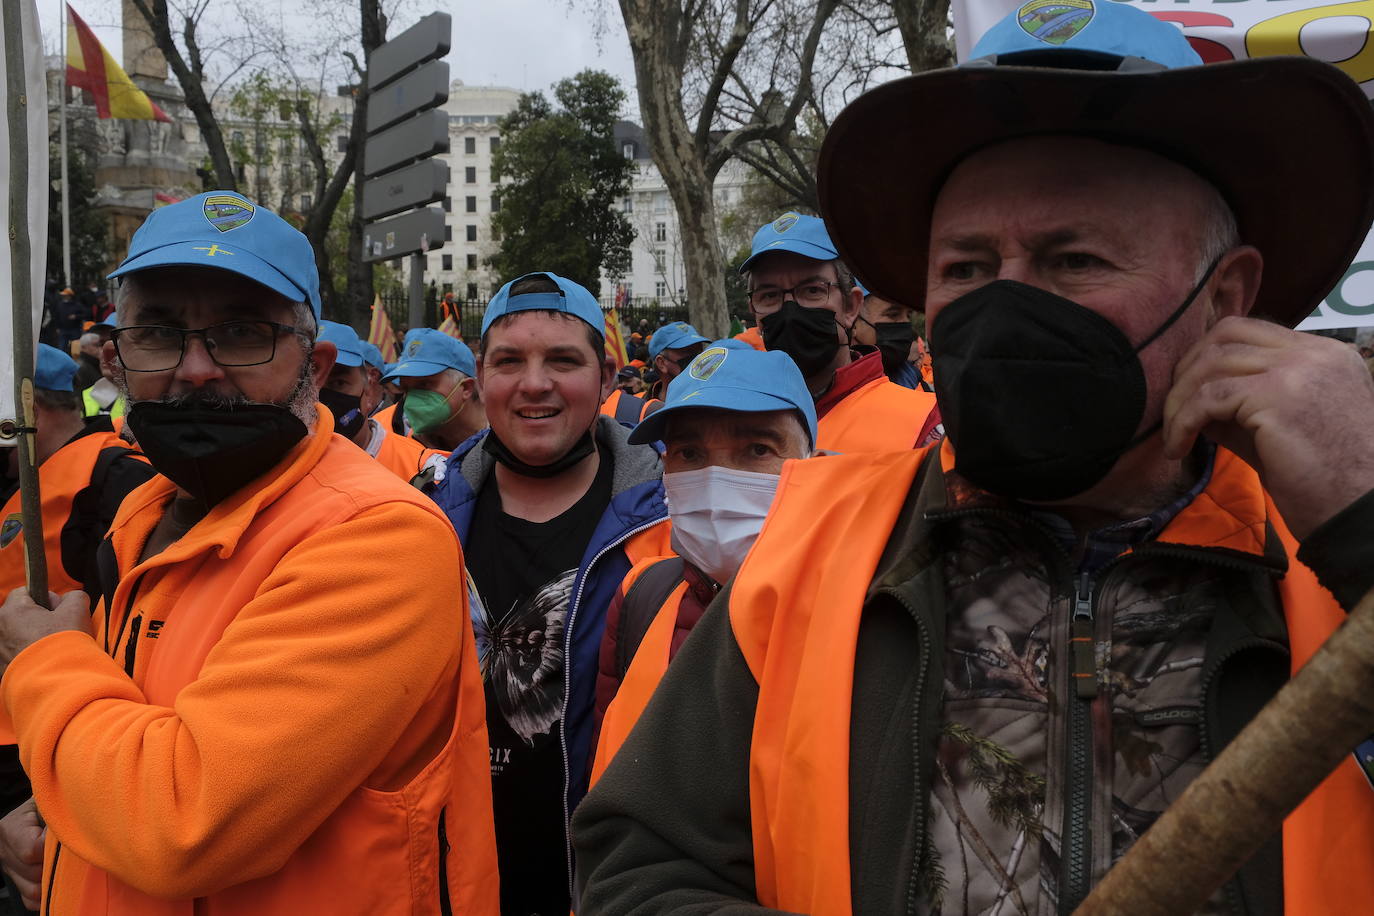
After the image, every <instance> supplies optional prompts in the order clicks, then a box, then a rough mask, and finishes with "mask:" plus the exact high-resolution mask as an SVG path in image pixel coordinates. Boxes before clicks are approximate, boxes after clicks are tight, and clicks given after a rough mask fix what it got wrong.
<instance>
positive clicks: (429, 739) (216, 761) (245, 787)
mask: <svg viewBox="0 0 1374 916" xmlns="http://www.w3.org/2000/svg"><path fill="white" fill-rule="evenodd" d="M112 276H114V277H118V278H120V279H121V281H122V283H121V287H120V291H119V296H120V303H119V314H120V319H121V324H120V327H119V328H118V329H117V330H116V332H115V336H114V340H113V341H112V342H111V343H110V344H107V345H106V349H105V354H104V355H105V359H106V360H107V362H110V363H111V364H112V366H113V369H114V371H115V374H116V377H117V378H118V380H119V383H120V385H121V387H122V388H123V389H124V391H125V393H126V394H127V396H128V399H129V404H130V408H129V414H128V430H129V431H130V432H131V433H132V434H133V435H134V436H135V437H136V438H137V440H138V444H139V447H140V448H141V449H142V450H143V452H144V454H145V455H147V457H148V460H149V462H150V463H151V464H152V466H153V468H154V469H155V470H156V471H157V472H158V475H159V476H157V477H155V478H153V479H152V480H151V481H149V482H148V483H147V484H145V485H143V486H142V487H140V488H138V489H137V490H135V491H134V492H133V493H131V494H130V495H129V496H128V497H127V498H126V499H125V501H124V504H123V505H122V506H121V507H120V511H119V515H118V516H117V517H116V519H115V522H114V525H113V526H112V528H111V531H110V535H109V538H108V539H107V540H106V541H105V542H104V544H103V546H102V548H101V551H100V554H99V558H98V559H99V567H100V592H101V601H100V604H99V605H98V606H97V608H96V611H95V614H94V615H92V614H91V612H90V608H89V604H88V602H87V600H86V597H85V594H84V593H82V592H73V593H70V594H68V595H66V596H64V597H63V598H62V599H61V600H60V602H59V603H58V604H57V605H56V607H54V609H53V610H51V611H48V610H45V609H43V608H41V607H39V606H38V605H36V604H34V603H33V602H32V601H30V600H29V599H28V597H27V596H26V594H25V593H24V592H23V591H22V590H16V591H15V592H13V593H11V594H10V596H9V598H8V600H7V601H6V602H5V604H4V606H3V608H0V665H3V666H5V667H6V670H5V671H4V675H3V681H2V682H0V701H2V708H3V711H4V717H3V718H4V725H5V726H6V727H9V726H12V727H13V729H14V732H15V734H16V735H17V737H18V744H19V749H20V756H21V759H22V761H23V763H24V766H25V769H26V770H27V771H28V773H29V776H30V778H31V780H32V782H33V790H34V796H35V799H34V800H35V801H36V809H37V811H38V812H41V815H42V818H44V819H45V820H46V842H45V853H44V856H43V863H44V864H43V871H42V879H41V880H42V886H43V891H42V897H43V909H44V911H45V912H47V913H52V914H67V913H74V914H86V913H102V914H111V916H124V914H128V916H190V914H192V913H197V912H203V911H209V912H215V913H223V914H244V916H248V914H252V916H294V914H299V913H303V912H321V911H327V912H330V913H340V914H359V916H362V914H369V916H371V914H379V913H387V914H398V916H399V914H409V913H414V912H434V911H435V910H436V909H437V908H438V907H440V906H442V905H445V904H446V905H448V906H451V907H453V908H454V910H455V911H458V912H470V911H475V912H483V913H493V912H495V909H496V886H495V885H496V876H495V855H494V843H493V835H492V827H491V809H490V801H489V796H488V794H487V789H488V782H487V774H486V758H485V756H484V755H485V747H484V745H485V743H486V742H485V734H484V731H485V729H484V722H483V717H482V712H481V703H482V697H481V693H480V681H479V678H478V674H477V671H476V657H475V653H474V651H473V648H472V641H471V638H470V635H469V634H470V630H469V629H468V626H467V620H466V616H467V613H468V608H467V603H466V598H465V595H466V592H465V591H464V589H463V580H462V575H461V569H462V553H461V551H460V549H459V546H458V543H457V540H456V539H455V538H454V537H453V531H452V529H451V527H450V526H449V525H448V523H447V521H446V519H445V518H444V517H443V515H442V514H441V513H440V512H439V511H438V510H437V508H436V507H435V506H434V505H433V504H432V503H431V502H430V501H429V500H428V499H426V498H425V497H423V496H422V495H420V494H419V493H417V492H416V491H415V490H414V489H413V488H411V487H408V486H406V485H405V484H404V483H402V482H401V481H399V480H397V479H396V478H395V477H394V476H393V475H392V474H390V473H388V472H387V471H386V470H385V469H383V468H382V467H380V466H379V465H378V464H377V463H376V462H375V461H373V460H372V459H370V458H368V457H367V456H366V455H365V454H364V453H363V452H361V451H360V450H359V449H358V448H357V447H356V446H355V445H353V444H352V443H350V442H347V441H345V440H344V439H342V438H341V437H335V436H333V435H332V434H331V433H332V430H333V423H332V419H331V417H330V416H329V414H328V413H327V412H323V411H320V410H319V409H318V406H317V402H316V392H317V390H318V386H319V385H320V384H321V383H322V382H323V381H324V380H325V379H326V378H327V376H328V373H329V371H330V369H331V367H332V364H333V362H334V356H335V349H334V346H333V345H332V344H330V343H327V342H316V339H315V337H316V323H317V321H318V318H319V309H320V300H319V291H318V290H319V281H318V276H317V274H316V272H315V261H314V256H313V254H312V253H311V250H310V244H309V242H308V241H307V240H306V239H305V237H304V236H303V235H301V234H300V233H299V232H298V231H297V230H295V229H294V228H292V227H291V226H290V225H289V224H287V223H286V222H285V221H284V220H282V219H281V218H280V217H278V216H277V215H276V214H274V213H271V212H269V211H267V210H263V209H261V208H259V207H257V206H256V205H255V204H253V203H252V202H251V201H249V200H247V199H246V198H243V197H242V196H240V195H238V194H235V193H231V192H210V193H207V194H201V195H198V196H196V197H193V198H190V199H188V200H186V201H183V202H180V203H177V204H174V205H172V206H169V207H165V208H163V209H160V210H157V211H155V212H154V213H153V214H152V215H151V216H149V218H148V219H147V221H146V222H145V223H144V224H143V226H142V227H141V228H140V229H139V230H138V232H137V233H136V234H135V235H134V238H133V240H132V242H131V245H130V251H129V255H128V257H127V258H125V259H124V261H123V263H121V264H120V266H119V268H118V269H117V270H116V271H115V272H114V274H112ZM417 556H424V557H426V558H427V559H429V560H430V561H432V564H433V565H432V566H431V567H430V568H427V569H426V570H425V575H423V576H419V577H415V578H414V580H413V581H411V582H410V583H408V584H407V586H406V588H405V591H404V594H403V595H398V593H397V591H396V588H395V585H394V581H395V571H396V570H397V569H398V568H404V567H406V566H408V565H410V564H413V562H414V558H415V557H417ZM0 833H2V834H3V842H0V851H2V852H3V854H4V856H5V862H4V864H5V867H6V870H8V871H12V872H14V871H20V872H23V871H26V870H27V864H26V863H28V862H29V861H31V859H32V855H31V851H32V845H33V843H34V842H35V841H39V842H42V840H43V830H42V828H41V824H40V822H39V821H38V820H37V816H36V814H35V812H34V810H33V809H32V808H31V807H30V808H28V809H24V808H21V809H19V810H18V811H17V812H15V813H14V814H11V815H10V816H9V817H6V818H5V820H4V822H3V823H0ZM450 847H451V849H450ZM16 851H18V852H17V854H16Z"/></svg>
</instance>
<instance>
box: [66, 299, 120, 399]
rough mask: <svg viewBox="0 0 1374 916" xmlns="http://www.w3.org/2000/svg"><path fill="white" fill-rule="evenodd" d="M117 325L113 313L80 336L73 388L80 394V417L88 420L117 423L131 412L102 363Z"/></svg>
mask: <svg viewBox="0 0 1374 916" xmlns="http://www.w3.org/2000/svg"><path fill="white" fill-rule="evenodd" d="M118 323H119V316H118V315H116V314H115V313H114V312H111V313H110V314H109V315H108V316H106V317H105V318H102V319H101V320H100V321H97V322H96V323H95V324H93V325H91V329H90V330H89V331H87V332H86V333H84V334H82V335H81V354H80V357H79V359H80V360H81V368H79V369H78V370H77V373H76V379H75V380H74V381H73V383H72V388H73V390H75V391H77V392H78V393H79V394H80V396H81V413H82V415H83V416H85V417H86V418H87V419H88V420H89V419H91V418H92V417H101V416H105V417H110V418H111V419H112V420H117V419H120V418H122V417H123V416H124V414H125V413H126V412H127V411H128V402H127V400H126V399H125V398H124V396H123V395H122V394H120V392H119V386H117V385H116V384H115V383H114V379H113V378H111V376H110V372H111V369H110V367H108V366H106V365H105V364H104V362H103V361H102V360H101V359H100V353H101V351H102V349H103V348H104V346H105V342H106V341H108V340H109V339H110V333H111V332H112V331H113V330H114V329H115V327H116V326H117V325H118Z"/></svg>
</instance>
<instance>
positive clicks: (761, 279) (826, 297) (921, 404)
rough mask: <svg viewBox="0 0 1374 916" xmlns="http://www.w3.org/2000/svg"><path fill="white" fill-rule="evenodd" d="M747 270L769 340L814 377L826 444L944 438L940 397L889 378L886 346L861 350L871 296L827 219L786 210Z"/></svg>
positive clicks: (885, 445)
mask: <svg viewBox="0 0 1374 916" xmlns="http://www.w3.org/2000/svg"><path fill="white" fill-rule="evenodd" d="M740 273H742V274H744V277H745V282H746V285H747V286H748V289H749V308H750V309H751V310H752V312H753V314H754V317H755V319H757V321H758V325H759V328H760V330H761V331H762V332H763V344H764V347H765V348H766V349H769V350H781V351H782V352H784V353H786V354H787V355H788V356H790V357H792V359H793V361H794V362H796V364H797V368H798V369H800V370H801V373H802V375H803V376H805V378H806V385H807V387H808V388H809V389H810V390H811V394H812V396H813V397H814V398H815V400H816V415H817V416H818V417H819V421H820V440H819V445H820V448H822V449H825V450H827V451H835V452H874V451H888V450H894V449H904V448H911V447H912V446H916V445H925V444H927V443H929V442H931V441H934V440H935V439H937V438H939V435H940V427H939V412H938V411H937V410H936V409H935V398H934V397H933V396H932V395H930V394H929V393H927V392H923V391H912V390H910V389H907V388H903V387H902V386H900V385H896V384H893V383H892V382H891V381H889V380H888V378H887V376H886V375H885V374H884V364H883V357H882V355H881V353H879V352H878V351H876V350H873V349H869V348H865V350H866V352H863V353H860V352H859V351H856V350H853V349H851V346H852V344H853V343H854V340H855V335H854V326H855V323H856V322H857V321H858V320H859V315H860V312H861V310H862V308H863V301H864V294H863V292H862V291H861V290H860V289H859V287H857V286H856V285H855V283H854V277H853V275H852V274H851V273H850V272H849V268H848V267H846V266H845V263H844V262H843V261H841V260H840V256H839V253H838V252H837V251H836V250H835V246H834V244H833V243H832V242H831V241H830V235H829V233H827V232H826V228H825V223H824V222H822V221H821V220H820V219H819V218H818V217H815V216H803V215H802V214H799V213H784V214H783V215H782V216H780V217H778V218H777V219H776V220H774V221H773V222H771V223H769V224H768V225H766V226H763V227H761V228H760V229H759V230H758V232H756V233H754V240H753V248H752V252H751V253H750V255H749V257H748V259H747V260H745V262H744V263H743V264H741V265H740Z"/></svg>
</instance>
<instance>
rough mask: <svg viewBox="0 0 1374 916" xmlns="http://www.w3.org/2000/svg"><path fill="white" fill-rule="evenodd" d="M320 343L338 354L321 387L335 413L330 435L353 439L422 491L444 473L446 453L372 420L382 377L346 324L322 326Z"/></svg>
mask: <svg viewBox="0 0 1374 916" xmlns="http://www.w3.org/2000/svg"><path fill="white" fill-rule="evenodd" d="M319 339H320V340H323V341H328V342H329V343H332V344H333V345H334V346H335V348H336V349H337V350H338V352H339V355H338V356H337V357H336V358H335V360H334V367H333V368H332V369H330V370H329V378H328V379H326V380H325V383H324V387H322V388H321V389H320V403H321V404H323V405H324V406H325V407H328V408H329V411H330V413H332V414H333V415H334V432H336V433H338V434H339V435H341V436H343V437H344V438H345V439H349V440H351V441H352V442H353V443H354V444H356V445H357V446H358V447H359V448H361V449H362V450H363V451H365V452H367V453H368V454H369V455H371V456H372V457H373V458H376V459H377V461H378V462H379V463H381V465H382V466H383V467H385V468H386V469H387V470H389V471H391V472H392V473H393V474H395V475H396V476H397V477H400V478H401V479H402V480H404V481H407V482H409V483H412V484H416V485H419V486H421V487H423V486H426V485H428V484H430V483H432V482H433V480H434V478H435V477H436V476H439V475H442V473H443V467H444V461H445V460H446V459H447V458H448V453H447V452H443V451H439V450H438V449H432V448H425V447H424V446H423V445H421V444H420V443H419V442H417V441H416V440H414V439H412V438H410V437H409V436H400V435H397V434H395V433H393V432H391V431H390V430H389V429H386V428H385V427H384V426H383V425H382V424H381V423H378V422H377V421H376V420H375V419H373V418H372V414H373V413H374V412H375V411H376V410H377V407H378V405H379V404H380V403H381V390H382V389H381V382H380V379H381V376H380V374H379V373H378V372H377V370H376V369H374V368H372V367H371V366H369V365H368V363H367V351H366V344H364V343H363V341H361V340H359V339H358V335H357V333H356V332H354V330H353V329H352V328H350V327H349V326H348V325H346V324H339V323H338V322H335V321H321V322H320V337H319Z"/></svg>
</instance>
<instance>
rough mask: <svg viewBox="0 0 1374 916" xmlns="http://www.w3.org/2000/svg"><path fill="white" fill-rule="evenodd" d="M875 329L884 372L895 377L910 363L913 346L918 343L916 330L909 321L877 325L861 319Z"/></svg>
mask: <svg viewBox="0 0 1374 916" xmlns="http://www.w3.org/2000/svg"><path fill="white" fill-rule="evenodd" d="M860 320H861V321H863V322H864V323H865V324H867V325H868V326H869V327H871V328H872V329H873V335H874V336H875V337H876V338H877V341H878V352H879V353H881V354H882V357H883V371H884V372H886V373H887V374H888V375H895V374H896V373H897V370H899V369H901V368H902V366H903V365H904V364H905V363H907V362H909V361H910V358H911V345H912V344H913V343H915V342H916V329H915V328H913V327H912V326H911V322H909V321H879V322H878V323H877V324H874V323H873V322H871V321H869V320H868V319H867V318H861V319H860Z"/></svg>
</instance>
